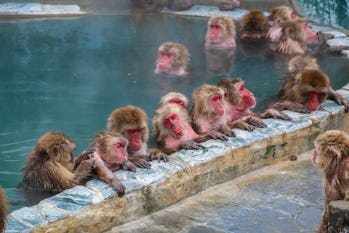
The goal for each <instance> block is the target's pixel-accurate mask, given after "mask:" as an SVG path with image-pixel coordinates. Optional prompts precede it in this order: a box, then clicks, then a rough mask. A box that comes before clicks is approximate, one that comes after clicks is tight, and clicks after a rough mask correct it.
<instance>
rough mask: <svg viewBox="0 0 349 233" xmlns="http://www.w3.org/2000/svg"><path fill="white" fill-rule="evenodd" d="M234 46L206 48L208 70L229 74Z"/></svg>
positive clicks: (233, 56)
mask: <svg viewBox="0 0 349 233" xmlns="http://www.w3.org/2000/svg"><path fill="white" fill-rule="evenodd" d="M235 51H236V48H206V49H205V54H206V63H207V69H208V71H210V72H212V73H213V74H230V73H232V72H233V69H234V63H235Z"/></svg>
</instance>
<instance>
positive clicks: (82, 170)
mask: <svg viewBox="0 0 349 233" xmlns="http://www.w3.org/2000/svg"><path fill="white" fill-rule="evenodd" d="M95 161H96V160H95V159H89V160H83V161H82V162H81V163H80V164H79V166H78V167H77V168H76V171H75V173H74V181H75V182H76V183H77V184H81V183H82V181H83V180H84V179H86V178H87V177H88V176H90V175H91V174H92V169H93V166H94V163H95Z"/></svg>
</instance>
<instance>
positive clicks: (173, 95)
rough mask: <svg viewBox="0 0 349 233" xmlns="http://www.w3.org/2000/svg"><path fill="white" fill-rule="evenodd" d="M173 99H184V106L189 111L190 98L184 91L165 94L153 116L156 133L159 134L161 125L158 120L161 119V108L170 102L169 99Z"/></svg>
mask: <svg viewBox="0 0 349 233" xmlns="http://www.w3.org/2000/svg"><path fill="white" fill-rule="evenodd" d="M171 99H179V100H182V101H183V102H184V107H185V108H186V109H187V111H189V100H188V98H187V97H186V96H185V95H183V94H182V93H179V92H169V93H167V94H165V95H164V96H162V97H161V99H160V102H159V106H158V108H157V110H156V112H155V115H154V117H153V120H152V123H153V131H154V135H158V134H159V125H158V122H160V121H159V119H158V118H159V116H160V112H159V111H160V109H161V108H162V107H163V106H165V105H167V104H169V101H170V100H171Z"/></svg>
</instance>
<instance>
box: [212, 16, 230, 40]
mask: <svg viewBox="0 0 349 233" xmlns="http://www.w3.org/2000/svg"><path fill="white" fill-rule="evenodd" d="M211 25H219V26H221V27H222V28H223V32H224V33H225V37H230V36H233V37H235V23H234V21H233V20H232V18H230V17H229V16H212V17H211V18H210V19H209V21H208V23H207V33H209V32H210V26H211Z"/></svg>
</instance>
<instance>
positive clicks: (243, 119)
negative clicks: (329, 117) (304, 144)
mask: <svg viewBox="0 0 349 233" xmlns="http://www.w3.org/2000/svg"><path fill="white" fill-rule="evenodd" d="M268 21H272V24H271V26H268V25H269V24H268ZM205 38H206V42H205V48H222V49H226V48H231V47H235V46H236V43H235V26H234V22H233V21H232V20H231V19H230V18H229V17H222V16H217V17H216V16H215V17H211V18H210V20H209V22H208V30H207V34H206V37H205ZM240 38H241V39H246V40H259V39H261V38H269V39H270V41H271V42H272V43H274V48H275V51H277V52H281V53H287V54H294V55H295V56H294V57H293V58H292V59H291V60H290V61H289V64H288V72H287V74H286V75H285V82H284V84H283V86H282V87H281V90H280V92H279V94H278V100H277V101H276V103H274V104H272V105H270V106H269V108H268V109H267V110H266V111H264V112H263V113H261V114H258V113H255V112H253V111H252V110H251V109H252V108H253V107H254V105H255V103H256V101H255V97H254V95H253V93H251V92H250V91H249V90H248V89H247V88H246V87H245V85H244V81H243V80H242V79H240V78H222V79H221V80H219V81H218V83H217V84H216V85H210V84H203V85H201V86H200V87H198V88H196V89H195V90H194V91H193V94H192V100H193V107H192V108H190V103H189V99H188V98H187V97H186V96H185V95H183V94H181V93H179V92H169V93H167V94H165V95H164V96H162V98H161V99H160V101H159V106H158V108H157V110H156V111H155V115H154V117H153V119H152V124H153V129H154V135H155V137H156V141H157V142H158V145H159V148H151V149H148V145H147V142H148V139H149V134H150V132H149V127H148V118H147V115H146V113H145V112H144V111H143V110H142V109H140V108H139V107H136V106H131V105H128V106H125V107H121V108H117V109H115V110H114V111H112V112H111V113H110V115H109V117H108V119H107V128H106V129H105V130H103V131H101V132H98V133H97V134H96V136H95V137H94V139H93V142H92V143H91V146H90V147H89V148H87V149H86V150H84V151H83V152H82V153H81V154H80V155H79V156H78V157H77V158H76V159H75V158H74V156H73V150H74V149H75V147H76V144H75V142H74V140H73V139H71V138H70V137H68V136H67V135H65V134H63V133H61V132H47V133H46V134H44V135H43V136H42V137H41V138H40V139H39V140H38V141H37V143H36V145H35V147H34V148H33V150H32V151H31V153H30V154H29V156H28V158H27V161H26V163H25V165H24V167H23V169H22V171H23V173H24V177H23V181H22V184H21V185H22V187H24V188H25V189H26V190H28V191H35V192H46V193H58V192H61V191H63V190H65V189H68V188H71V187H73V186H75V185H77V184H81V183H83V182H85V181H86V180H87V179H88V178H90V177H98V178H99V179H101V180H103V181H105V182H106V183H108V184H109V185H110V187H112V188H113V189H114V190H115V191H116V192H117V194H118V195H119V196H122V195H124V193H125V187H124V185H123V184H122V182H121V181H120V180H119V179H118V178H117V177H116V176H115V174H114V172H115V171H117V170H120V169H122V170H128V171H132V172H135V171H136V170H137V167H139V168H147V169H149V168H150V166H151V165H150V163H149V161H152V160H159V161H164V162H167V161H168V160H169V158H168V155H170V154H171V153H173V152H176V151H178V150H181V149H189V150H191V149H200V148H202V147H203V145H202V144H200V143H201V142H204V141H207V140H209V139H218V140H228V138H229V137H234V136H235V134H234V132H233V130H232V128H240V129H244V130H248V131H252V130H254V129H255V128H256V127H259V128H263V127H267V125H266V124H265V123H264V122H263V120H262V119H264V118H278V119H283V120H291V118H290V117H289V116H288V115H287V114H285V113H283V112H282V110H291V111H296V112H302V113H308V112H311V111H315V110H317V109H318V108H319V107H320V105H321V103H322V102H324V101H325V100H326V99H331V100H334V101H336V102H337V103H338V104H340V105H344V106H345V110H346V111H348V110H349V101H348V100H346V99H345V98H343V97H342V96H341V95H339V94H338V93H336V92H335V91H334V90H333V89H332V88H331V86H330V80H329V78H328V77H327V76H326V75H325V74H324V73H323V72H322V71H321V70H320V69H319V65H318V64H317V61H316V59H315V58H313V57H311V56H309V55H307V54H306V47H307V44H308V43H312V42H314V41H315V40H316V38H317V35H316V33H314V32H313V31H312V30H311V29H310V28H309V27H308V26H307V24H306V21H305V20H304V19H300V18H298V17H297V16H296V15H295V14H294V12H293V11H292V9H291V8H289V7H286V6H280V7H276V8H274V9H273V10H272V11H271V14H270V16H269V17H268V18H266V17H265V16H264V14H263V12H261V11H258V10H252V11H250V12H249V13H247V14H246V15H245V16H244V17H243V19H242V21H241V28H240ZM188 61H189V53H188V51H187V50H186V48H185V47H184V46H183V45H181V44H178V43H172V42H167V43H165V44H162V45H161V46H160V47H159V49H158V59H157V62H156V70H155V73H168V74H170V75H185V74H186V72H187V71H186V65H187V63H188ZM315 147H316V150H315V152H314V155H313V162H314V163H316V164H318V165H319V167H320V168H321V169H322V170H323V171H324V173H325V176H324V177H325V178H324V188H325V194H326V195H325V209H324V215H323V220H322V224H321V226H320V228H321V229H319V232H326V221H327V220H326V218H327V214H328V203H329V201H331V200H337V199H344V198H347V197H348V198H349V189H348V188H349V186H348V184H349V183H348V182H349V136H348V135H346V134H345V133H343V132H341V131H328V132H326V133H324V134H323V135H320V136H319V138H318V139H317V140H316V141H315ZM0 191H2V190H1V189H0ZM1 195H2V193H1V192H0V196H1ZM0 199H1V197H0ZM2 200H4V201H5V200H6V198H5V197H4V196H3V198H2ZM2 204H3V207H4V209H3V208H2V205H1V203H0V215H1V214H2V213H1V212H2V210H4V213H6V203H5V202H3V203H2ZM3 216H5V215H3ZM3 219H4V218H3ZM4 224H5V222H3V223H1V221H0V228H1V227H3V226H4ZM0 230H1V229H0Z"/></svg>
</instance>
